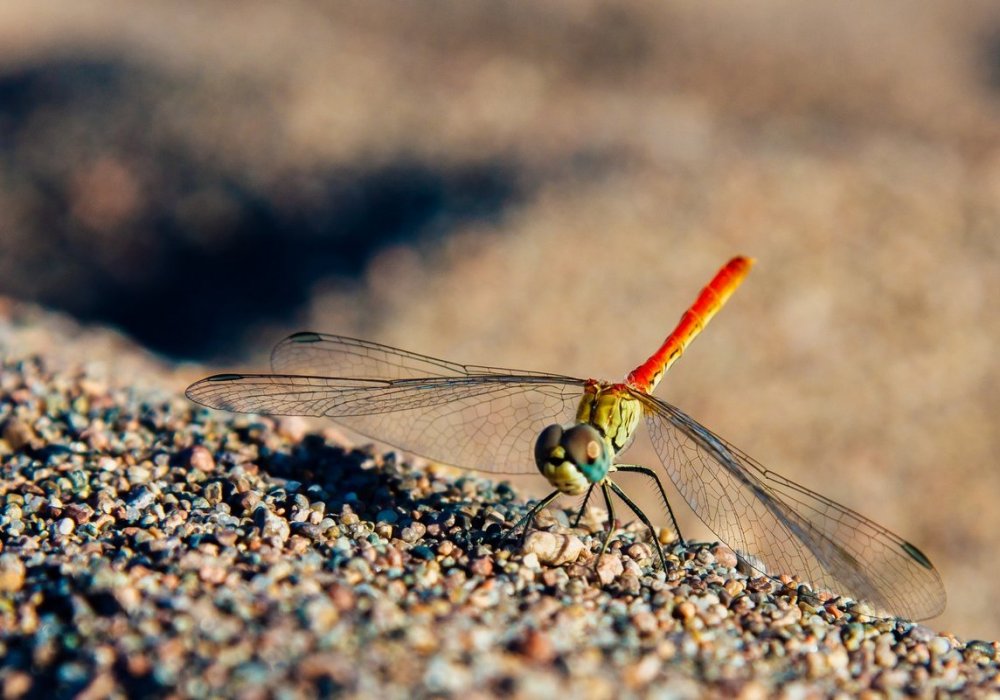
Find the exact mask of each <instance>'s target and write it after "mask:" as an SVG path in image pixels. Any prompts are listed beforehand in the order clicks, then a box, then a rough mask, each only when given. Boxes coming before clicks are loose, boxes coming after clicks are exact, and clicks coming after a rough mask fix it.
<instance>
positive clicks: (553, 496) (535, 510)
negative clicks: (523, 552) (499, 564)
mask: <svg viewBox="0 0 1000 700" xmlns="http://www.w3.org/2000/svg"><path fill="white" fill-rule="evenodd" d="M560 493H562V492H561V491H559V490H558V489H557V490H555V491H553V492H552V493H550V494H549V495H548V496H546V497H545V498H543V499H542V500H540V501H538V503H536V504H535V505H533V506H532V507H531V510H529V511H528V512H527V513H525V514H524V516H523V517H522V518H521V519H520V520H518V521H517V522H516V523H514V526H513V527H512V528H510V529H509V530H507V532H505V533H504V534H503V537H502V538H501V539H502V540H506V539H508V538H510V537H511V536H513V534H514V533H515V532H517V529H518V528H519V527H521V526H522V525H523V526H524V533H523V534H522V536H521V539H522V540H523V539H524V537H525V536H527V534H528V525H529V524H530V523H531V520H532V518H534V517H535V516H536V515H538V512H539V511H540V510H541V509H542V508H545V507H546V506H548V505H549V504H550V503H552V501H554V500H556V498H558V497H559V494H560Z"/></svg>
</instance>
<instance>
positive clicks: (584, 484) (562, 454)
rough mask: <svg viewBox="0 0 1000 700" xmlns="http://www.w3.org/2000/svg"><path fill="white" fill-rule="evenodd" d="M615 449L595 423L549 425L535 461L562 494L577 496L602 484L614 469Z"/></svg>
mask: <svg viewBox="0 0 1000 700" xmlns="http://www.w3.org/2000/svg"><path fill="white" fill-rule="evenodd" d="M613 456H614V450H613V449H612V447H611V445H610V444H609V443H608V441H607V439H606V438H604V437H603V436H602V435H601V434H600V433H599V432H598V431H597V430H596V429H595V428H594V427H593V426H592V425H589V424H587V423H577V424H576V425H573V426H571V427H569V428H563V427H562V426H561V425H550V426H549V427H547V428H546V429H545V430H543V431H542V432H541V434H540V435H539V436H538V440H537V441H536V442H535V464H536V465H537V466H538V471H540V472H541V473H542V476H544V477H545V478H546V479H548V480H549V483H550V484H552V485H553V486H554V487H555V488H557V489H558V490H559V491H561V492H562V493H566V494H569V495H571V496H577V495H579V494H581V493H583V492H584V491H586V490H587V489H589V488H590V487H591V485H593V484H596V483H599V482H601V481H603V480H604V477H606V476H607V474H608V470H609V469H610V468H611V460H612V457H613Z"/></svg>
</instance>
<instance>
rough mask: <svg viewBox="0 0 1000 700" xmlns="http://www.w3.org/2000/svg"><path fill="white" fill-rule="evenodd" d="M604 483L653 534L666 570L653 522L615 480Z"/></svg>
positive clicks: (661, 563)
mask: <svg viewBox="0 0 1000 700" xmlns="http://www.w3.org/2000/svg"><path fill="white" fill-rule="evenodd" d="M605 483H606V484H607V485H608V486H610V487H611V488H612V490H614V492H615V493H616V494H618V497H619V498H620V499H622V500H623V501H625V505H627V506H628V507H629V508H631V509H632V512H633V513H635V514H636V515H638V516H639V520H641V521H642V522H643V524H644V525H645V526H646V527H648V528H649V532H650V534H651V535H652V536H653V544H654V545H656V553H657V554H658V555H659V556H660V566H662V567H663V570H664V571H666V570H667V560H666V559H664V557H663V547H661V546H660V542H659V540H658V539H657V537H656V530H655V529H653V523H651V522H649V518H647V517H646V514H645V513H643V512H642V510H641V509H640V508H639V506H637V505H636V504H635V503H634V502H633V501H632V499H631V498H629V497H628V496H626V495H625V492H624V491H622V490H621V489H620V488H619V487H618V484H616V483H615V482H613V481H610V480H609V481H606V482H605Z"/></svg>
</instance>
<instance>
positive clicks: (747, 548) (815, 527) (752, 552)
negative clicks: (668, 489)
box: [640, 395, 945, 619]
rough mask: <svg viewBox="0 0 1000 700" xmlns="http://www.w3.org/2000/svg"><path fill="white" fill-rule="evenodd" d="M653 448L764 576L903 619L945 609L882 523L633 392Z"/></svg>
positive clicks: (940, 595) (923, 565) (939, 588)
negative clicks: (795, 580) (798, 581)
mask: <svg viewBox="0 0 1000 700" xmlns="http://www.w3.org/2000/svg"><path fill="white" fill-rule="evenodd" d="M640 398H641V400H642V401H643V403H644V404H645V405H646V408H647V413H646V419H647V420H646V422H647V425H648V427H649V432H650V436H651V438H652V441H653V446H654V448H655V450H656V452H657V454H658V456H659V458H660V461H662V462H663V466H664V467H665V468H666V470H667V474H668V475H669V476H670V478H671V480H672V481H673V482H674V484H675V485H676V486H677V488H678V490H679V491H680V492H681V494H682V495H683V497H684V498H685V499H686V500H687V502H688V504H689V505H690V506H691V508H692V509H693V510H694V512H695V513H697V514H698V517H700V518H701V519H702V520H703V521H704V522H705V524H706V525H708V527H709V528H711V530H712V531H713V532H714V533H715V534H716V535H718V536H719V538H720V539H721V540H722V541H723V542H725V543H726V544H728V545H729V546H730V547H732V548H733V550H734V551H736V552H737V553H738V554H739V555H741V556H742V557H743V558H744V559H746V560H747V561H749V562H750V563H751V564H754V565H755V566H756V567H757V568H761V565H762V567H763V569H762V570H763V571H764V573H767V574H770V575H775V574H781V573H787V574H801V575H802V576H803V577H804V578H805V579H806V580H808V581H809V582H810V583H811V584H812V585H814V586H816V587H818V588H823V589H827V590H830V591H832V592H835V593H841V594H846V595H849V596H851V597H853V598H856V599H858V600H865V601H867V602H869V603H871V604H873V605H875V606H876V607H877V608H878V609H880V610H883V611H885V612H888V613H890V614H893V615H898V616H901V617H907V618H910V619H925V618H928V617H934V616H935V615H937V614H939V613H940V612H941V611H942V610H944V605H945V592H944V586H943V585H942V583H941V577H940V575H939V574H938V572H937V571H935V570H934V567H933V566H932V565H931V564H930V562H929V561H928V560H927V558H926V557H925V556H924V555H923V554H922V553H921V552H920V550H918V549H917V548H916V547H914V546H913V545H911V544H910V543H909V542H907V541H905V540H903V539H902V538H900V537H898V536H897V535H895V534H893V533H892V532H890V531H889V530H887V529H885V528H884V527H882V526H881V525H879V524H877V523H875V522H873V521H871V520H869V519H868V518H865V517H864V516H862V515H860V514H858V513H856V512H854V511H852V510H850V509H848V508H845V507H844V506H841V505H839V504H838V503H836V502H834V501H832V500H830V499H828V498H826V497H824V496H821V495H820V494H817V493H814V492H812V491H810V490H809V489H807V488H806V487H804V486H801V485H799V484H797V483H795V482H794V481H792V480H790V479H787V478H785V477H783V476H781V475H779V474H776V473H774V472H772V471H769V470H767V469H765V468H764V467H763V466H761V465H760V464H759V463H758V462H756V461H755V460H754V459H753V458H751V457H749V456H748V455H746V454H745V453H743V452H742V451H740V450H739V449H738V448H736V447H734V446H733V445H730V444H729V443H728V442H726V441H725V440H723V439H722V438H720V437H719V436H717V435H715V434H714V433H712V432H711V431H710V430H708V428H705V427H704V426H703V425H701V424H700V423H698V422H697V421H695V420H694V419H693V418H691V417H690V416H688V415H686V414H685V413H683V412H682V411H680V410H679V409H677V408H674V407H673V406H671V405H669V404H667V403H665V402H663V401H661V400H659V399H657V398H655V397H652V396H648V395H645V396H641V397H640Z"/></svg>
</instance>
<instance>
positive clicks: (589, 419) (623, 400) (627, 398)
mask: <svg viewBox="0 0 1000 700" xmlns="http://www.w3.org/2000/svg"><path fill="white" fill-rule="evenodd" d="M641 418H642V404H641V403H640V402H639V400H638V399H636V398H634V397H633V396H632V394H631V392H630V391H629V390H628V387H626V386H625V385H624V384H607V383H602V382H597V381H590V382H588V383H587V385H586V386H585V387H584V390H583V397H582V398H581V399H580V405H579V407H577V409H576V420H577V422H579V423H589V424H590V425H592V426H594V427H595V428H596V429H597V430H598V432H600V433H601V435H602V436H604V438H605V439H606V440H607V441H608V442H609V443H610V444H611V447H612V448H613V449H614V452H615V454H618V453H619V452H621V451H622V450H623V449H625V448H626V447H628V445H629V443H631V442H632V438H633V437H634V436H635V429H636V428H637V427H638V425H639V420H640V419H641Z"/></svg>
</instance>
